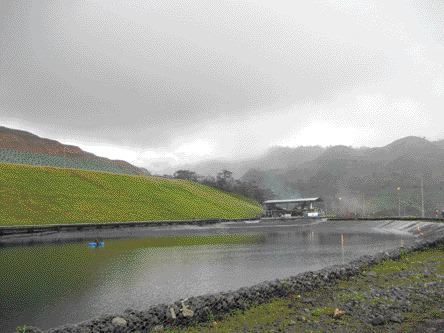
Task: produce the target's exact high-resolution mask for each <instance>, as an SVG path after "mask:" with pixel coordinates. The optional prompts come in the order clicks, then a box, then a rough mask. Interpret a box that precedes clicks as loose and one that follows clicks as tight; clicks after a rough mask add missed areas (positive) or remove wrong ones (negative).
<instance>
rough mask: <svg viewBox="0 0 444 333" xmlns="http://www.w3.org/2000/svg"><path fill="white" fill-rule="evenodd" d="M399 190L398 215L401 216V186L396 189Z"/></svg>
mask: <svg viewBox="0 0 444 333" xmlns="http://www.w3.org/2000/svg"><path fill="white" fill-rule="evenodd" d="M396 190H397V191H398V216H401V192H400V191H401V188H400V187H398V188H397V189H396Z"/></svg>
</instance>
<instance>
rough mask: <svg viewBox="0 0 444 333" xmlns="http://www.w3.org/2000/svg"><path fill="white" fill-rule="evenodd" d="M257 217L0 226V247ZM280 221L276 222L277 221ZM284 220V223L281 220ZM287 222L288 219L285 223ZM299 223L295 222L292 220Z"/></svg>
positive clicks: (126, 234)
mask: <svg viewBox="0 0 444 333" xmlns="http://www.w3.org/2000/svg"><path fill="white" fill-rule="evenodd" d="M259 219H260V217H254V218H240V219H222V218H219V219H196V220H153V221H129V222H105V223H71V224H49V225H23V226H0V246H9V245H32V244H39V243H65V242H79V241H84V240H94V239H97V238H101V239H116V238H131V237H136V236H138V233H139V232H140V230H141V229H142V228H143V229H144V228H153V227H167V226H171V227H175V226H186V225H190V226H206V225H214V224H218V223H223V222H245V221H256V220H259ZM278 220H280V219H278V218H277V219H276V221H278ZM282 220H284V221H285V220H286V219H282ZM288 220H290V219H288ZM327 220H328V221H430V222H443V223H444V219H443V218H418V217H396V216H395V217H379V218H370V217H357V218H349V217H334V218H327ZM293 221H295V222H294V223H296V224H297V223H298V219H294V220H293Z"/></svg>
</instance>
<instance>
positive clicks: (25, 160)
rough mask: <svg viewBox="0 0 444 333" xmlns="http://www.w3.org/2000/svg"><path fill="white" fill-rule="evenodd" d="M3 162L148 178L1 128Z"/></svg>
mask: <svg viewBox="0 0 444 333" xmlns="http://www.w3.org/2000/svg"><path fill="white" fill-rule="evenodd" d="M0 162H9V163H20V164H33V165H48V166H56V167H67V168H76V169H88V170H98V171H107V172H114V173H125V174H147V173H149V172H148V171H147V170H146V169H144V168H139V167H136V166H134V165H132V164H131V163H128V162H126V161H122V160H110V159H108V158H105V157H100V156H96V155H94V154H91V153H88V152H86V151H83V150H82V149H80V148H79V147H77V146H72V145H65V144H62V143H60V142H58V141H55V140H51V139H47V138H41V137H39V136H37V135H34V134H32V133H29V132H26V131H22V130H17V129H12V128H7V127H3V126H0Z"/></svg>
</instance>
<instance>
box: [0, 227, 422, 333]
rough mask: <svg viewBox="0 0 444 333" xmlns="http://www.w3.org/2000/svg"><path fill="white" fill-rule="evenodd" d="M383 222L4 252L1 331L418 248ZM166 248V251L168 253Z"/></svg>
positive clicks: (203, 231) (208, 230) (171, 232)
mask: <svg viewBox="0 0 444 333" xmlns="http://www.w3.org/2000/svg"><path fill="white" fill-rule="evenodd" d="M377 225H378V222H372V223H371V222H357V223H353V222H342V223H341V222H326V223H319V224H316V225H313V224H311V225H302V226H294V225H293V226H286V225H282V226H278V225H274V226H267V225H262V223H242V224H239V223H237V224H230V223H225V224H222V225H217V226H209V227H204V228H202V227H189V226H188V227H174V228H172V227H169V228H163V229H162V228H155V229H154V228H153V231H152V232H151V233H152V236H150V237H145V236H144V237H142V238H136V239H120V240H119V239H113V240H105V247H104V248H99V249H91V248H88V247H87V245H86V243H87V242H86V241H85V242H81V243H71V244H51V245H35V246H21V247H3V248H0V267H1V270H0V281H1V282H0V331H1V332H12V331H14V330H15V327H16V326H17V325H23V324H27V325H34V326H38V327H40V328H50V327H55V326H59V325H62V324H66V323H76V322H79V321H83V320H86V319H89V318H91V317H95V316H97V315H99V314H103V313H113V312H120V311H123V310H125V309H126V308H135V309H143V308H147V307H149V306H150V305H154V304H157V303H164V302H172V301H176V300H178V299H180V298H185V297H188V296H196V295H200V294H205V293H211V292H217V291H223V290H230V289H237V288H239V287H242V286H249V285H252V284H255V283H258V282H261V281H265V280H273V279H276V278H282V277H287V276H290V275H294V274H297V273H300V272H303V271H307V270H316V269H320V268H322V267H325V266H328V265H332V264H337V263H344V262H347V261H350V260H351V259H354V258H357V257H359V256H362V255H365V254H369V253H376V252H378V251H382V250H385V249H390V248H393V247H396V246H399V245H400V243H401V242H404V243H405V244H407V243H409V242H412V241H413V240H414V237H413V236H411V235H408V234H406V233H403V232H393V233H392V232H388V231H383V230H381V229H378V228H376V227H375V226H377ZM211 234H252V235H258V237H255V238H254V241H249V242H245V243H237V244H214V245H212V244H205V245H175V246H171V244H162V241H160V242H156V241H153V237H154V238H155V237H161V236H163V237H165V236H180V235H188V236H189V237H192V235H211ZM164 245H168V246H164Z"/></svg>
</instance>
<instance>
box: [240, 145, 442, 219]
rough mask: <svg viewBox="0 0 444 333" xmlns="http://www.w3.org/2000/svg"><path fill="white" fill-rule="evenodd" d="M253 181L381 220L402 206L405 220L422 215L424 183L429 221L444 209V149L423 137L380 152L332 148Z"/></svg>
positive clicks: (261, 173) (262, 172) (260, 174)
mask: <svg viewBox="0 0 444 333" xmlns="http://www.w3.org/2000/svg"><path fill="white" fill-rule="evenodd" d="M252 175H253V176H255V179H256V180H257V182H258V183H259V184H260V183H261V182H263V180H264V179H270V178H273V179H277V180H278V182H279V183H280V184H285V186H286V191H287V192H291V190H293V191H294V192H297V193H300V195H301V196H307V197H310V196H321V197H323V198H324V199H325V201H326V204H327V208H328V209H329V210H330V211H333V212H335V211H338V210H339V211H342V212H344V211H348V212H356V213H359V214H362V213H374V214H377V215H396V214H398V209H399V202H401V205H400V206H401V214H404V213H405V214H413V215H419V214H420V211H421V198H420V196H421V194H420V184H421V178H423V179H424V189H425V190H424V192H425V209H426V213H427V215H428V216H431V215H433V211H434V210H435V209H437V208H438V209H441V208H444V147H442V145H440V144H439V142H430V141H428V140H426V139H423V138H418V137H406V138H403V139H400V140H396V141H394V142H393V143H391V144H389V145H387V146H385V147H379V148H359V149H358V148H351V147H345V146H334V147H329V148H327V149H326V150H325V151H324V152H323V153H322V154H320V155H319V156H318V157H317V158H315V159H312V160H309V161H306V162H304V163H301V164H297V165H295V166H294V167H287V168H281V169H277V170H259V171H258V170H255V171H254V172H251V171H250V172H248V173H247V174H246V175H245V176H248V177H249V178H250V180H251V177H252ZM253 180H254V179H253ZM398 187H400V190H399V193H398V191H397V188H398ZM339 198H340V199H339Z"/></svg>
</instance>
